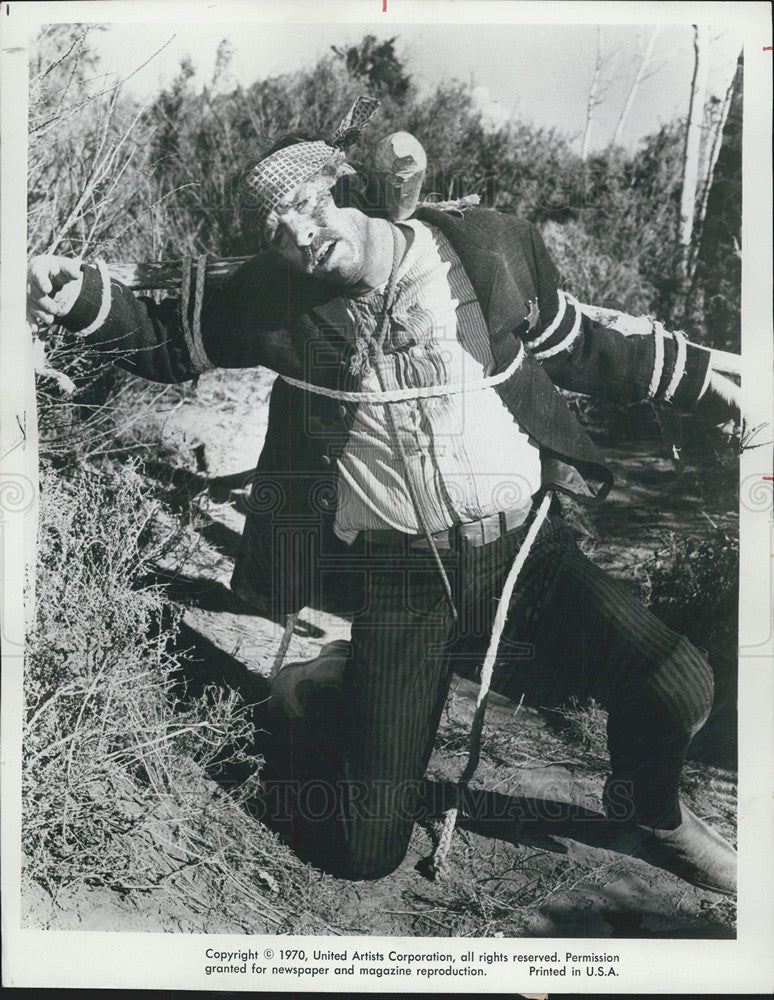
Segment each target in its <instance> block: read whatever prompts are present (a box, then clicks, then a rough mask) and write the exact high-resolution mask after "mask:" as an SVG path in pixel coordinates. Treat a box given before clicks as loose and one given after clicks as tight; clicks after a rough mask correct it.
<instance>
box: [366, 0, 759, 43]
mask: <svg viewBox="0 0 774 1000" xmlns="http://www.w3.org/2000/svg"><path fill="white" fill-rule="evenodd" d="M384 9H385V10H386V9H387V0H384ZM771 48H772V47H771V45H764V46H763V51H764V52H771Z"/></svg>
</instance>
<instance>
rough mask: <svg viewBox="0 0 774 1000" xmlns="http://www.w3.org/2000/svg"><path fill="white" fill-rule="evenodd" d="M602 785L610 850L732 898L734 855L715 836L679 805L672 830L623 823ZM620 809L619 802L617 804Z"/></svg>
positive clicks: (607, 790) (628, 821) (682, 805)
mask: <svg viewBox="0 0 774 1000" xmlns="http://www.w3.org/2000/svg"><path fill="white" fill-rule="evenodd" d="M610 787H611V781H610V780H608V782H607V783H606V785H605V790H604V792H603V794H602V800H603V804H604V807H605V814H606V815H607V817H608V819H609V820H610V821H611V825H613V824H614V825H615V827H616V831H615V833H614V835H613V838H612V842H611V844H610V847H611V848H612V849H613V850H616V851H619V852H620V853H622V854H629V855H631V856H632V857H635V858H640V859H641V860H642V861H646V862H647V863H648V864H651V865H654V866H655V867H656V868H663V869H664V870H665V871H668V872H672V874H674V875H677V876H678V877H679V878H681V879H683V880H684V881H685V882H690V883H691V885H695V886H698V887H699V888H700V889H708V890H710V892H719V893H723V894H724V895H726V896H735V895H736V851H735V850H734V848H733V847H732V846H731V845H730V844H729V843H728V842H727V841H726V840H724V839H723V837H721V835H720V834H719V833H717V832H716V831H715V830H713V829H712V827H710V826H708V825H707V824H706V823H705V822H704V820H701V819H699V817H698V816H696V815H695V813H693V812H691V810H690V809H689V808H688V807H687V806H686V805H684V804H682V803H681V804H680V814H681V820H682V821H681V822H680V824H679V825H678V826H676V827H674V829H671V830H670V829H662V828H659V827H653V826H648V825H647V824H644V823H638V822H636V820H634V819H632V818H629V819H625V820H623V819H622V818H621V815H622V814H621V812H620V811H619V813H618V817H619V818H618V820H616V818H615V816H616V812H615V809H614V808H613V805H612V801H611V799H610V798H609V795H608V792H609V789H610ZM617 804H618V806H619V807H620V802H618V803H617Z"/></svg>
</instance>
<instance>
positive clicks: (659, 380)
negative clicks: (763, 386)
mask: <svg viewBox="0 0 774 1000" xmlns="http://www.w3.org/2000/svg"><path fill="white" fill-rule="evenodd" d="M530 229H531V238H532V253H533V261H534V266H535V270H536V286H537V292H538V309H539V319H538V321H537V324H536V325H535V326H534V327H533V328H532V329H530V330H529V331H528V332H527V333H526V334H525V335H524V337H523V340H524V345H525V346H526V347H527V349H528V350H529V351H531V353H532V354H533V356H534V357H535V358H536V359H537V360H538V361H540V362H541V364H542V365H543V367H544V368H545V370H546V372H547V373H548V375H549V376H550V378H551V380H552V381H553V382H554V384H555V385H558V386H560V387H561V388H562V389H569V390H570V391H572V392H580V393H584V394H586V395H589V396H599V397H603V398H605V399H611V400H614V401H616V402H621V403H633V402H638V401H640V400H643V399H651V400H653V401H655V402H662V403H672V404H674V405H675V406H677V407H680V408H682V409H691V408H692V407H693V406H694V405H695V404H696V402H697V401H698V400H699V399H700V398H701V396H702V394H703V392H704V390H705V389H706V384H707V379H708V376H709V352H708V351H703V350H701V349H700V348H697V347H694V346H693V345H691V344H689V343H688V342H687V340H686V338H685V336H684V334H682V333H669V332H668V331H666V330H665V329H664V328H663V327H662V326H661V325H660V324H658V323H653V324H651V329H650V332H649V333H648V334H644V335H634V336H627V335H625V334H623V333H621V332H620V331H618V330H614V329H611V328H610V327H607V326H603V325H602V324H601V323H597V322H595V321H594V320H592V319H591V318H590V317H588V316H586V315H585V314H584V313H583V312H582V311H581V310H580V308H579V307H578V304H577V302H576V301H575V300H574V299H573V298H572V296H570V295H568V294H566V293H565V292H563V291H561V289H560V288H559V272H558V271H557V269H556V267H555V265H554V263H553V261H552V260H551V258H550V256H549V253H548V250H547V249H546V246H545V244H544V242H543V238H542V236H541V235H540V232H539V230H538V229H537V227H536V226H534V225H531V227H530Z"/></svg>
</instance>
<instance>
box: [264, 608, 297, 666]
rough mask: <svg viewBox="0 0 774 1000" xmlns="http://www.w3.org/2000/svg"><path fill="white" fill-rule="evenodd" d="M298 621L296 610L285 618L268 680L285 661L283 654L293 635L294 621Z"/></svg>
mask: <svg viewBox="0 0 774 1000" xmlns="http://www.w3.org/2000/svg"><path fill="white" fill-rule="evenodd" d="M297 621H298V612H297V611H294V612H293V614H290V615H288V616H287V618H286V619H285V630H284V632H283V633H282V638H281V639H280V644H279V646H278V648H277V653H276V655H275V657H274V663H273V664H272V667H271V673H270V674H269V680H270V681H273V680H274V678H275V677H276V676H277V674H278V673H279V672H280V668H281V667H282V664H283V663H284V661H285V655H286V653H287V651H288V646H289V645H290V640H291V638H292V636H293V629H294V628H295V627H296V622H297Z"/></svg>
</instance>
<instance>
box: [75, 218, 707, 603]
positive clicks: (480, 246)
mask: <svg viewBox="0 0 774 1000" xmlns="http://www.w3.org/2000/svg"><path fill="white" fill-rule="evenodd" d="M416 217H417V218H418V219H420V220H421V221H424V222H426V223H428V224H430V225H432V226H435V227H437V228H438V229H439V230H441V231H442V232H443V233H444V235H445V236H446V237H447V239H448V240H449V242H450V243H451V245H452V247H453V248H454V250H455V251H456V253H457V254H458V255H459V257H460V260H461V262H462V265H463V267H464V269H465V271H466V273H467V275H468V277H469V279H470V281H471V284H472V286H473V289H474V291H475V293H476V296H477V298H478V300H479V303H480V305H481V308H482V310H483V313H484V317H485V319H486V322H487V325H488V328H489V332H490V339H491V348H492V353H493V356H494V359H495V364H496V370H497V371H502V370H503V369H504V368H506V367H507V366H508V365H509V363H510V362H511V361H513V359H514V358H515V357H516V355H517V353H518V352H519V350H520V347H521V344H522V343H523V344H525V345H526V347H527V348H528V350H527V353H526V357H525V358H524V361H523V363H522V364H521V365H520V366H519V367H518V368H517V370H516V371H515V372H514V374H513V375H512V376H511V377H510V378H509V379H508V380H507V381H506V382H504V383H502V384H501V385H500V386H498V387H497V392H498V393H499V395H500V397H501V398H502V400H503V402H504V403H505V405H506V406H507V407H508V409H509V410H510V411H511V412H512V413H513V415H514V417H515V419H516V421H517V422H518V424H519V425H520V427H522V428H523V429H524V430H526V431H527V432H528V433H529V434H530V436H531V437H532V438H533V440H535V441H536V442H537V444H538V445H539V446H540V449H541V457H542V460H543V482H544V484H546V485H548V484H550V485H553V486H555V487H557V488H558V489H561V490H566V491H568V492H571V493H574V494H575V495H578V496H586V497H589V496H596V497H602V496H604V494H605V493H606V492H607V491H608V489H609V488H610V485H611V483H612V476H611V474H610V472H609V470H608V468H607V466H606V465H605V461H604V458H603V456H602V455H601V454H600V452H599V450H598V449H597V448H596V446H595V445H594V444H593V442H592V441H591V440H590V438H589V437H588V435H587V434H586V432H585V431H584V430H583V428H582V427H581V426H580V424H579V423H578V421H577V420H576V418H575V416H574V414H573V413H572V412H571V410H570V409H569V407H568V406H567V403H566V402H565V400H564V398H563V397H562V396H561V394H560V393H559V392H557V390H556V386H559V387H561V388H565V389H569V390H572V391H575V392H581V393H587V394H589V395H594V396H599V397H602V398H605V399H610V400H614V401H619V402H624V403H630V402H635V401H638V400H641V399H643V398H645V397H646V396H648V395H650V396H651V398H653V399H655V400H657V401H658V400H659V399H663V397H664V394H665V393H666V392H667V391H668V390H669V392H670V395H671V400H670V401H671V402H673V403H674V404H675V405H677V406H681V407H684V408H689V407H691V406H692V405H693V404H694V403H695V401H696V399H697V397H698V395H699V393H700V391H701V388H702V385H703V384H704V380H705V376H706V372H707V367H708V363H709V355H708V353H707V352H705V351H700V350H697V349H694V348H691V347H689V348H688V350H687V354H685V355H684V356H683V357H682V359H681V358H680V357H679V351H678V343H677V340H675V339H670V338H664V337H661V338H660V342H659V343H658V344H657V342H656V335H655V334H654V335H653V336H635V337H627V336H624V335H623V334H621V333H619V332H617V331H614V330H610V329H608V328H606V327H603V326H601V325H600V324H598V323H594V322H592V321H591V320H590V319H589V318H588V317H586V316H584V315H582V314H580V313H579V312H578V311H577V310H576V309H575V306H574V304H572V303H571V302H566V301H565V300H564V299H563V297H562V295H561V293H560V291H559V275H558V272H557V270H556V268H555V266H554V264H553V262H552V261H551V259H550V257H549V255H548V252H547V250H546V248H545V245H544V243H543V240H542V238H541V236H540V233H539V231H538V230H537V229H536V227H535V226H533V225H532V224H531V223H528V222H526V221H524V220H521V219H517V218H515V217H513V216H508V215H503V214H500V213H497V212H494V211H491V210H488V209H468V210H466V211H465V212H464V214H463V213H455V212H443V211H438V210H433V209H430V208H425V209H422V210H420V211H419V212H418V213H417V216H416ZM84 270H85V278H84V286H83V291H82V294H81V296H80V298H79V300H78V302H77V303H76V305H75V306H74V307H73V310H72V312H71V313H70V314H69V315H68V316H67V317H65V320H64V322H65V325H67V326H69V327H70V328H71V329H73V330H79V329H83V328H84V327H87V326H89V325H90V324H91V325H94V324H95V320H96V321H97V322H98V323H99V325H98V326H97V328H96V329H93V330H92V331H91V332H90V333H89V335H88V339H89V340H90V342H92V343H98V344H100V345H102V346H104V347H105V348H108V347H109V348H111V349H113V350H115V351H116V352H117V355H116V360H117V363H118V364H121V365H122V366H123V367H126V368H128V369H130V370H131V371H134V372H136V373H137V374H140V375H143V376H145V377H147V378H150V379H153V380H154V381H161V382H179V381H184V380H186V379H189V378H192V377H194V376H195V375H196V374H197V373H198V372H199V371H201V370H202V368H203V367H206V365H207V364H209V365H211V366H213V367H227V368H234V367H238V368H242V367H253V366H257V365H265V366H267V367H269V368H271V369H273V370H274V371H277V372H279V373H280V374H287V375H290V376H291V377H294V378H297V379H302V380H305V381H308V382H312V383H314V384H319V385H325V386H328V387H332V388H356V387H357V386H356V384H354V383H351V380H350V379H349V378H348V376H347V374H346V372H347V366H346V361H347V360H348V356H349V347H348V341H347V338H346V337H345V336H344V333H343V331H342V322H343V319H342V312H343V311H342V308H341V290H340V289H339V288H337V287H335V286H333V285H330V284H326V283H324V282H320V281H319V280H315V279H312V278H311V277H309V276H307V275H302V274H298V273H296V272H294V271H292V270H290V269H289V268H288V267H287V266H286V265H285V264H283V263H280V262H279V261H278V260H277V259H275V258H273V257H271V256H269V255H267V254H263V255H260V256H258V257H255V258H252V259H251V260H250V261H248V262H247V263H246V264H245V265H244V266H243V267H242V268H241V269H240V271H239V272H238V273H237V274H236V275H234V277H232V278H231V279H230V280H229V281H228V282H227V284H226V285H224V286H222V287H221V288H219V289H215V290H213V291H212V292H209V293H207V294H206V295H205V299H204V305H203V309H202V314H201V332H200V339H199V340H198V349H197V344H196V343H195V344H194V345H192V344H191V333H190V329H189V330H188V331H186V330H184V329H183V324H182V323H181V317H180V309H179V303H177V302H176V301H175V300H166V301H165V302H162V303H161V304H160V305H159V304H156V303H153V302H152V301H151V300H149V299H144V298H139V297H136V296H134V295H132V294H131V293H129V292H127V291H126V289H124V288H123V287H122V286H120V285H119V284H118V283H117V282H111V289H110V300H109V302H108V301H107V299H106V294H107V293H106V289H105V288H104V286H103V283H102V279H101V278H100V273H99V272H98V271H97V269H96V268H92V267H86V268H85V269H84ZM98 313H100V315H99V316H98ZM190 320H192V313H191V312H189V321H190ZM190 326H191V322H189V327H190ZM530 348H531V350H530ZM205 355H206V358H205V357H204V356H205ZM203 358H204V363H203V360H202V359H203ZM676 368H679V370H677V371H676ZM649 390H650V391H649ZM351 416H352V411H351V408H347V407H342V406H340V405H339V404H338V403H337V402H336V401H335V400H331V399H327V398H325V397H322V396H319V395H317V394H312V393H308V392H306V391H304V390H302V389H299V388H296V387H293V386H290V385H289V384H288V383H287V382H285V381H284V380H282V379H278V380H277V381H276V383H275V386H274V388H273V391H272V396H271V401H270V408H269V423H268V429H267V434H266V441H265V444H264V448H263V451H262V453H261V456H260V458H259V461H258V466H257V469H256V475H255V483H254V487H253V491H252V499H251V504H250V508H251V509H250V513H249V514H248V518H247V524H246V527H245V533H244V538H243V551H242V553H241V554H240V556H239V557H238V559H237V562H236V566H235V571H234V580H233V583H234V585H235V587H236V589H237V590H238V592H241V593H243V594H244V595H245V596H247V595H251V596H252V597H255V598H257V596H258V595H259V594H263V595H265V596H266V597H267V598H269V599H270V605H271V606H270V610H271V613H272V615H273V616H276V617H281V616H282V615H283V614H285V613H286V612H287V611H289V610H295V609H297V608H299V607H302V606H304V605H306V604H314V603H316V597H315V595H316V593H317V592H318V591H319V589H320V588H321V587H322V586H323V585H322V584H321V582H320V573H321V572H322V570H321V566H322V565H323V564H328V565H329V566H330V567H331V569H330V572H331V573H333V574H334V575H335V572H336V567H337V566H339V565H340V564H341V560H345V559H346V547H345V546H344V545H343V543H341V542H339V541H338V539H336V538H335V536H334V535H333V532H332V523H333V519H334V516H335V490H336V459H337V456H338V455H339V454H341V451H342V450H343V448H344V446H345V445H346V440H347V434H348V426H349V422H350V420H351ZM323 589H324V587H323Z"/></svg>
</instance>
